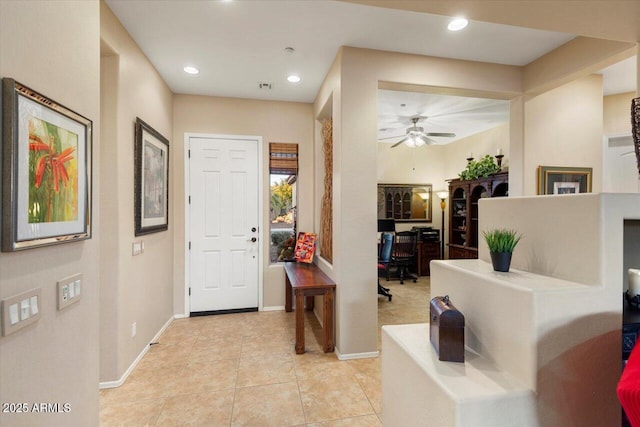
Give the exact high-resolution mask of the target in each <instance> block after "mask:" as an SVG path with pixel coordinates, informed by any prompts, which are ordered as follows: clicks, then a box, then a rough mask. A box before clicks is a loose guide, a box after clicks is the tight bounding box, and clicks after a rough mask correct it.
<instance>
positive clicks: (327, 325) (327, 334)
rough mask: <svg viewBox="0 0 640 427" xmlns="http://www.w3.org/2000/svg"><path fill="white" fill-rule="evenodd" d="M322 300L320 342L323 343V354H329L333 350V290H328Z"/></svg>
mask: <svg viewBox="0 0 640 427" xmlns="http://www.w3.org/2000/svg"><path fill="white" fill-rule="evenodd" d="M322 299H323V303H324V307H323V316H322V332H323V336H322V340H323V341H324V342H323V343H322V344H323V350H324V352H325V353H331V352H332V351H333V350H334V347H335V346H334V343H333V320H334V318H333V289H329V290H328V291H327V292H326V293H325V294H324V297H323V298H322Z"/></svg>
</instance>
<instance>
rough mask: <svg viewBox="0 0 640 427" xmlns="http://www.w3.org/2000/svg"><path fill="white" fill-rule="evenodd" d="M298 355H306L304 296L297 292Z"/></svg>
mask: <svg viewBox="0 0 640 427" xmlns="http://www.w3.org/2000/svg"><path fill="white" fill-rule="evenodd" d="M295 312H296V354H303V353H304V294H303V293H302V292H296V309H295Z"/></svg>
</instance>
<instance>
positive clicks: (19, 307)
mask: <svg viewBox="0 0 640 427" xmlns="http://www.w3.org/2000/svg"><path fill="white" fill-rule="evenodd" d="M41 295H42V289H41V288H36V289H31V290H30V291H26V292H23V293H21V294H19V295H14V296H12V297H9V298H7V299H4V300H2V302H0V312H1V313H2V336H7V335H9V334H12V333H14V332H16V331H19V330H20V329H22V328H24V327H25V326H28V325H31V324H32V323H35V322H37V321H38V319H40V313H41V312H40V310H39V309H38V307H39V305H40V304H41V301H42V297H41Z"/></svg>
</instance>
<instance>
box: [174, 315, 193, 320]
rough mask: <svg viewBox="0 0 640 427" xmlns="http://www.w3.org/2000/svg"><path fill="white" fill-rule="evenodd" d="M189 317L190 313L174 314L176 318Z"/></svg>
mask: <svg viewBox="0 0 640 427" xmlns="http://www.w3.org/2000/svg"><path fill="white" fill-rule="evenodd" d="M187 317H190V316H189V315H188V314H176V315H174V316H173V318H174V319H186V318H187Z"/></svg>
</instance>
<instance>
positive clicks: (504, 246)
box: [482, 228, 522, 252]
mask: <svg viewBox="0 0 640 427" xmlns="http://www.w3.org/2000/svg"><path fill="white" fill-rule="evenodd" d="M482 236H483V237H484V240H485V241H486V242H487V246H488V247H489V250H490V251H491V252H513V250H514V248H515V247H516V245H517V244H518V242H519V241H520V239H522V234H520V233H518V232H517V231H515V230H510V229H506V228H496V229H491V230H485V231H483V232H482Z"/></svg>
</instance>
